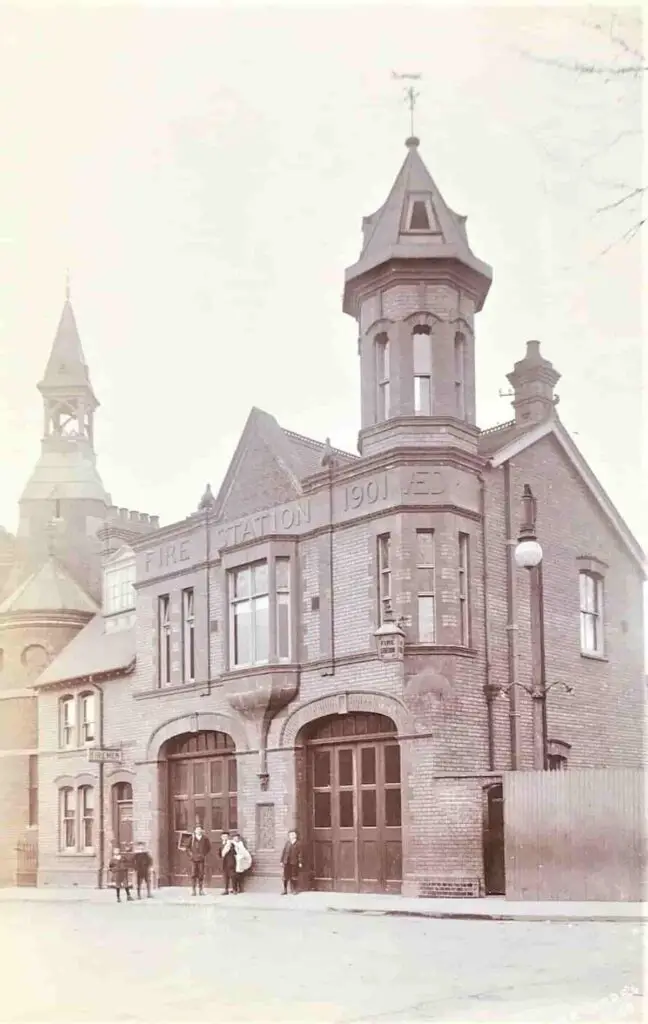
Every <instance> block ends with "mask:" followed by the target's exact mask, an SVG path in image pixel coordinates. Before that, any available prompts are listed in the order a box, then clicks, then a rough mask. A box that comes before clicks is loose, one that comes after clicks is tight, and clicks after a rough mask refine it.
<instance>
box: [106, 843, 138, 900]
mask: <svg viewBox="0 0 648 1024" xmlns="http://www.w3.org/2000/svg"><path fill="white" fill-rule="evenodd" d="M108 867H109V869H110V871H111V872H112V878H113V883H114V885H115V892H116V893H117V902H118V903H121V890H122V889H125V890H126V899H127V900H132V898H133V897H132V896H131V887H130V878H129V863H128V858H127V857H126V856H125V855H124V854H123V853H122V852H121V850H120V848H119V847H118V846H116V847H115V849H114V850H113V855H112V860H111V861H110V864H109V865H108Z"/></svg>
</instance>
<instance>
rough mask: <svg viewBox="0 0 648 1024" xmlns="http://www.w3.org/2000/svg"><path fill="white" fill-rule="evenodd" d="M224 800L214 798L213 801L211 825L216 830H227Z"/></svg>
mask: <svg viewBox="0 0 648 1024" xmlns="http://www.w3.org/2000/svg"><path fill="white" fill-rule="evenodd" d="M223 811H224V808H223V801H222V800H212V802H211V813H212V819H211V827H212V829H213V831H214V832H223V831H224V830H225V815H224V813H223Z"/></svg>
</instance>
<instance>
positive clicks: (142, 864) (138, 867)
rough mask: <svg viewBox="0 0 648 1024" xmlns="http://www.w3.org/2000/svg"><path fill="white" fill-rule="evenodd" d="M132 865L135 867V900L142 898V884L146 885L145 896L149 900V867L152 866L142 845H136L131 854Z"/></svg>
mask: <svg viewBox="0 0 648 1024" xmlns="http://www.w3.org/2000/svg"><path fill="white" fill-rule="evenodd" d="M133 863H134V865H135V883H136V885H137V898H138V900H141V898H142V882H144V884H145V885H146V895H147V896H148V898H149V899H150V898H151V866H152V864H153V858H152V857H151V854H150V853H149V852H148V850H147V849H146V847H145V845H144V843H138V844H137V849H136V850H135V853H134V854H133Z"/></svg>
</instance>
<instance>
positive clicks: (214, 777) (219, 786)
mask: <svg viewBox="0 0 648 1024" xmlns="http://www.w3.org/2000/svg"><path fill="white" fill-rule="evenodd" d="M209 771H210V787H211V788H210V792H211V793H222V792H223V762H222V761H212V762H211V764H210V766H209Z"/></svg>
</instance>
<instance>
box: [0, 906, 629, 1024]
mask: <svg viewBox="0 0 648 1024" xmlns="http://www.w3.org/2000/svg"><path fill="white" fill-rule="evenodd" d="M50 895H51V894H50V893H47V896H50ZM75 895H76V898H74V895H73V896H71V897H69V898H67V899H59V901H58V902H56V901H50V900H48V899H47V898H42V897H41V898H39V899H27V900H22V899H21V900H19V899H6V898H5V900H4V902H3V904H2V906H0V949H2V963H1V970H2V985H1V986H0V1021H6V1022H10V1024H40V1022H47V1024H58V1022H60V1024H115V1022H119V1024H122V1022H129V1024H185V1022H187V1021H192V1022H193V1024H196V1022H198V1024H203V1022H210V1021H214V1022H218V1024H230V1022H232V1024H237V1022H241V1021H245V1022H250V1024H275V1022H286V1024H311V1022H312V1024H315V1022H317V1024H405V1022H413V1021H417V1022H418V1021H435V1022H437V1024H442V1022H447V1024H460V1022H470V1024H481V1022H491V1024H492V1022H502V1024H514V1022H515V1024H579V1022H583V1024H593V1022H596V1024H608V1022H609V1024H613V1022H616V1024H618V1022H635V1021H636V1022H639V1021H641V1020H642V1011H643V1007H644V998H643V992H642V986H643V975H644V971H643V945H642V937H643V936H642V933H643V932H644V929H643V928H642V926H640V925H637V924H634V923H631V922H628V921H625V922H594V921H590V920H581V921H551V920H546V919H545V920H543V921H540V920H532V921H531V920H524V921H521V920H512V921H511V920H509V921H501V920H500V921H498V920H496V921H492V922H490V923H489V924H488V925H483V924H482V923H481V922H480V921H479V920H439V919H425V918H419V917H403V916H400V915H399V916H396V917H394V916H390V915H388V914H385V913H382V912H380V911H379V912H377V913H373V912H369V913H358V914H354V913H346V914H345V913H316V912H314V910H313V909H312V907H316V905H315V904H314V903H313V902H312V897H313V896H322V895H325V894H308V896H307V897H306V898H305V899H304V900H302V899H301V897H299V896H296V897H286V898H285V899H284V900H283V901H282V900H281V898H280V897H273V896H271V895H268V896H264V895H263V894H252V893H250V894H248V895H247V896H245V895H244V896H242V897H236V898H231V897H228V898H224V897H223V898H221V899H220V900H218V898H217V897H216V896H206V897H204V898H203V899H199V898H195V899H194V900H193V901H192V898H191V896H190V895H189V894H187V893H179V894H177V899H176V900H171V899H168V898H167V897H166V894H164V895H163V894H162V893H158V894H156V896H155V897H154V898H152V899H150V900H147V899H143V900H141V901H138V900H135V901H134V902H132V903H126V902H122V903H121V904H118V903H117V901H116V900H115V897H114V893H113V892H110V891H108V892H102V893H94V894H92V892H91V891H90V892H88V893H86V894H85V896H84V894H83V893H77V894H75ZM91 895H92V898H91ZM306 899H310V900H311V909H307V908H306ZM326 899H328V901H329V903H330V901H331V895H330V894H328V896H326V897H325V900H324V901H323V902H321V903H320V905H319V906H320V908H323V909H326V907H327V903H326ZM253 903H254V904H256V906H254V905H252V904H253ZM284 904H285V906H286V908H288V909H286V910H280V909H278V908H279V906H283V905H284ZM316 909H317V907H316Z"/></svg>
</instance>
